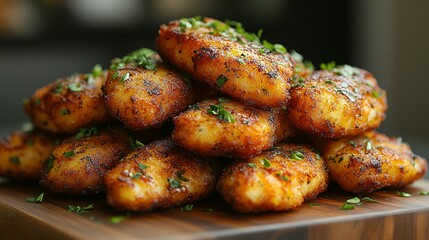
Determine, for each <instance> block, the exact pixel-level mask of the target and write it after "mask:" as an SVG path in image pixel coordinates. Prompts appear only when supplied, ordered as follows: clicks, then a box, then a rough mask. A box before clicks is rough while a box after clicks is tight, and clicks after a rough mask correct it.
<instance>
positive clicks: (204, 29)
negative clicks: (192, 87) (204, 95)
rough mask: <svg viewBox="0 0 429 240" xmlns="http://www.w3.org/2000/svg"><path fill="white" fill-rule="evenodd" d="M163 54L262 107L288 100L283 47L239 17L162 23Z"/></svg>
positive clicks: (226, 91)
mask: <svg viewBox="0 0 429 240" xmlns="http://www.w3.org/2000/svg"><path fill="white" fill-rule="evenodd" d="M157 50H158V52H159V53H160V55H161V56H162V58H163V59H165V60H166V61H168V62H170V63H171V64H173V65H174V66H176V67H177V68H179V69H181V70H183V71H185V72H187V73H188V74H190V75H192V76H194V78H196V79H197V80H199V81H203V82H205V83H207V84H209V85H210V86H211V87H212V88H214V89H216V90H218V91H220V92H222V93H223V94H226V95H229V96H230V97H233V98H236V99H239V100H240V101H242V102H244V103H246V104H250V105H254V106H257V107H261V108H269V107H275V108H276V107H282V106H285V105H286V103H287V101H288V100H289V98H290V97H289V91H288V90H289V88H290V84H289V78H291V77H292V63H291V60H290V59H289V57H288V55H285V54H284V53H286V49H285V48H284V47H283V46H282V45H280V44H271V43H269V42H267V41H265V40H261V39H260V37H258V36H256V35H255V34H250V33H247V32H246V31H245V30H244V28H243V27H242V25H241V24H240V23H237V22H233V21H228V22H225V23H224V22H221V21H219V20H215V19H211V18H204V19H201V18H198V17H196V18H183V19H180V20H176V21H172V22H170V23H169V24H167V25H162V26H161V27H160V30H159V34H158V38H157Z"/></svg>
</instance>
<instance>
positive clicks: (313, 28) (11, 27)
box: [0, 0, 429, 158]
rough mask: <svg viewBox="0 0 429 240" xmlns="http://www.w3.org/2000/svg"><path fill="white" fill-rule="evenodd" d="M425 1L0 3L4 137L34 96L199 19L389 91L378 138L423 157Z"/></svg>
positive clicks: (428, 144)
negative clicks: (364, 74)
mask: <svg viewBox="0 0 429 240" xmlns="http://www.w3.org/2000/svg"><path fill="white" fill-rule="evenodd" d="M428 10H429V1H425V0H413V1H390V0H378V1H371V0H354V1H333V0H327V1H317V0H313V1H299V0H293V1H292V0H289V1H283V0H248V1H233V0H229V1H227V0H220V1H219V0H205V1H204V0H146V1H139V0H121V1H118V0H40V1H32V0H0V133H1V135H2V136H4V135H6V134H7V133H9V132H10V131H12V130H14V129H16V128H19V127H20V125H21V123H22V122H25V121H28V119H27V118H26V116H25V114H24V113H23V112H22V108H21V105H22V104H21V103H22V99H23V98H25V97H28V96H30V95H31V94H32V93H33V92H34V90H35V89H37V88H39V87H42V86H44V85H46V84H47V83H49V82H52V81H54V80H56V79H57V78H59V77H63V76H67V75H70V74H72V73H75V72H89V71H90V70H91V69H92V67H93V66H94V65H95V64H102V65H103V67H108V65H109V62H110V59H112V58H114V57H120V56H123V55H125V54H127V53H129V52H131V51H133V50H135V49H137V48H140V47H149V48H154V47H155V38H156V35H157V29H158V27H159V25H160V24H162V23H166V22H168V21H170V20H173V19H178V18H182V17H191V16H196V15H202V16H210V17H213V18H218V19H220V20H224V19H232V20H237V21H240V22H242V23H243V25H244V26H245V28H246V29H247V30H248V31H250V32H257V31H258V30H259V29H260V28H262V29H264V35H263V37H264V38H266V39H267V40H269V41H270V42H275V43H281V44H283V45H284V46H285V47H286V48H287V49H288V50H291V49H295V50H296V51H298V52H299V53H301V54H302V55H303V56H304V57H305V58H306V59H309V60H311V61H312V62H313V63H314V64H315V65H316V66H318V65H319V64H320V63H322V62H328V61H332V60H334V61H336V62H337V63H339V64H350V65H355V66H358V67H361V68H365V69H367V70H368V71H370V72H372V73H374V75H375V76H376V78H377V79H378V81H379V83H380V85H381V86H382V87H383V88H385V89H386V90H387V91H388V101H389V110H388V118H387V119H386V121H385V122H384V123H383V124H382V126H381V128H380V131H382V132H385V133H387V134H390V135H396V136H402V137H403V138H404V140H405V141H407V142H409V143H410V144H411V145H412V147H413V149H414V150H415V152H417V153H418V154H420V155H423V156H424V157H426V158H427V157H429V139H428V138H427V137H428V136H429V126H428V122H429V121H428V117H429V113H428V110H429V108H428V107H427V105H428V103H429V101H428V100H429V96H428V95H429V94H428V93H427V89H428V88H429V79H428V77H427V74H426V71H427V70H426V69H427V68H428V67H427V65H428V63H429V61H428V60H427V59H428V57H429V47H428V46H427V45H428V44H429V17H428V16H427V15H428V14H427V13H428V12H429V11H428Z"/></svg>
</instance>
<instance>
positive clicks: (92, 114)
mask: <svg viewBox="0 0 429 240" xmlns="http://www.w3.org/2000/svg"><path fill="white" fill-rule="evenodd" d="M105 81H106V74H105V73H102V74H101V75H100V76H97V77H93V76H92V75H90V74H74V75H71V76H69V77H65V78H62V79H59V80H57V81H55V82H53V83H51V84H48V85H47V86H45V87H42V88H40V89H38V90H37V91H36V92H35V93H34V95H33V96H32V97H31V98H30V99H29V101H28V102H27V103H26V104H25V105H24V110H25V112H26V113H27V114H28V116H29V117H30V118H31V120H32V122H33V124H34V125H35V127H37V128H38V129H42V130H46V131H50V132H52V133H55V134H73V133H75V132H77V131H78V130H79V129H80V128H86V127H90V126H94V125H97V124H100V123H105V122H108V121H110V120H111V117H110V115H109V113H108V112H107V109H106V107H105V106H104V101H103V92H102V91H101V86H102V85H103V83H104V82H105Z"/></svg>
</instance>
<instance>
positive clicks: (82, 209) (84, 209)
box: [68, 204, 94, 214]
mask: <svg viewBox="0 0 429 240" xmlns="http://www.w3.org/2000/svg"><path fill="white" fill-rule="evenodd" d="M93 208H94V204H90V205H88V206H86V207H81V206H73V205H68V211H69V212H75V213H78V214H81V213H84V212H88V211H89V210H91V209H93Z"/></svg>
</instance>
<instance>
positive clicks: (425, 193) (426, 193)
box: [420, 191, 429, 196]
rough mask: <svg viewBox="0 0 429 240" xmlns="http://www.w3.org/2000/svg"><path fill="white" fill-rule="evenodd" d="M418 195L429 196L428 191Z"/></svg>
mask: <svg viewBox="0 0 429 240" xmlns="http://www.w3.org/2000/svg"><path fill="white" fill-rule="evenodd" d="M420 195H425V196H427V195H429V191H427V192H420Z"/></svg>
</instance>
